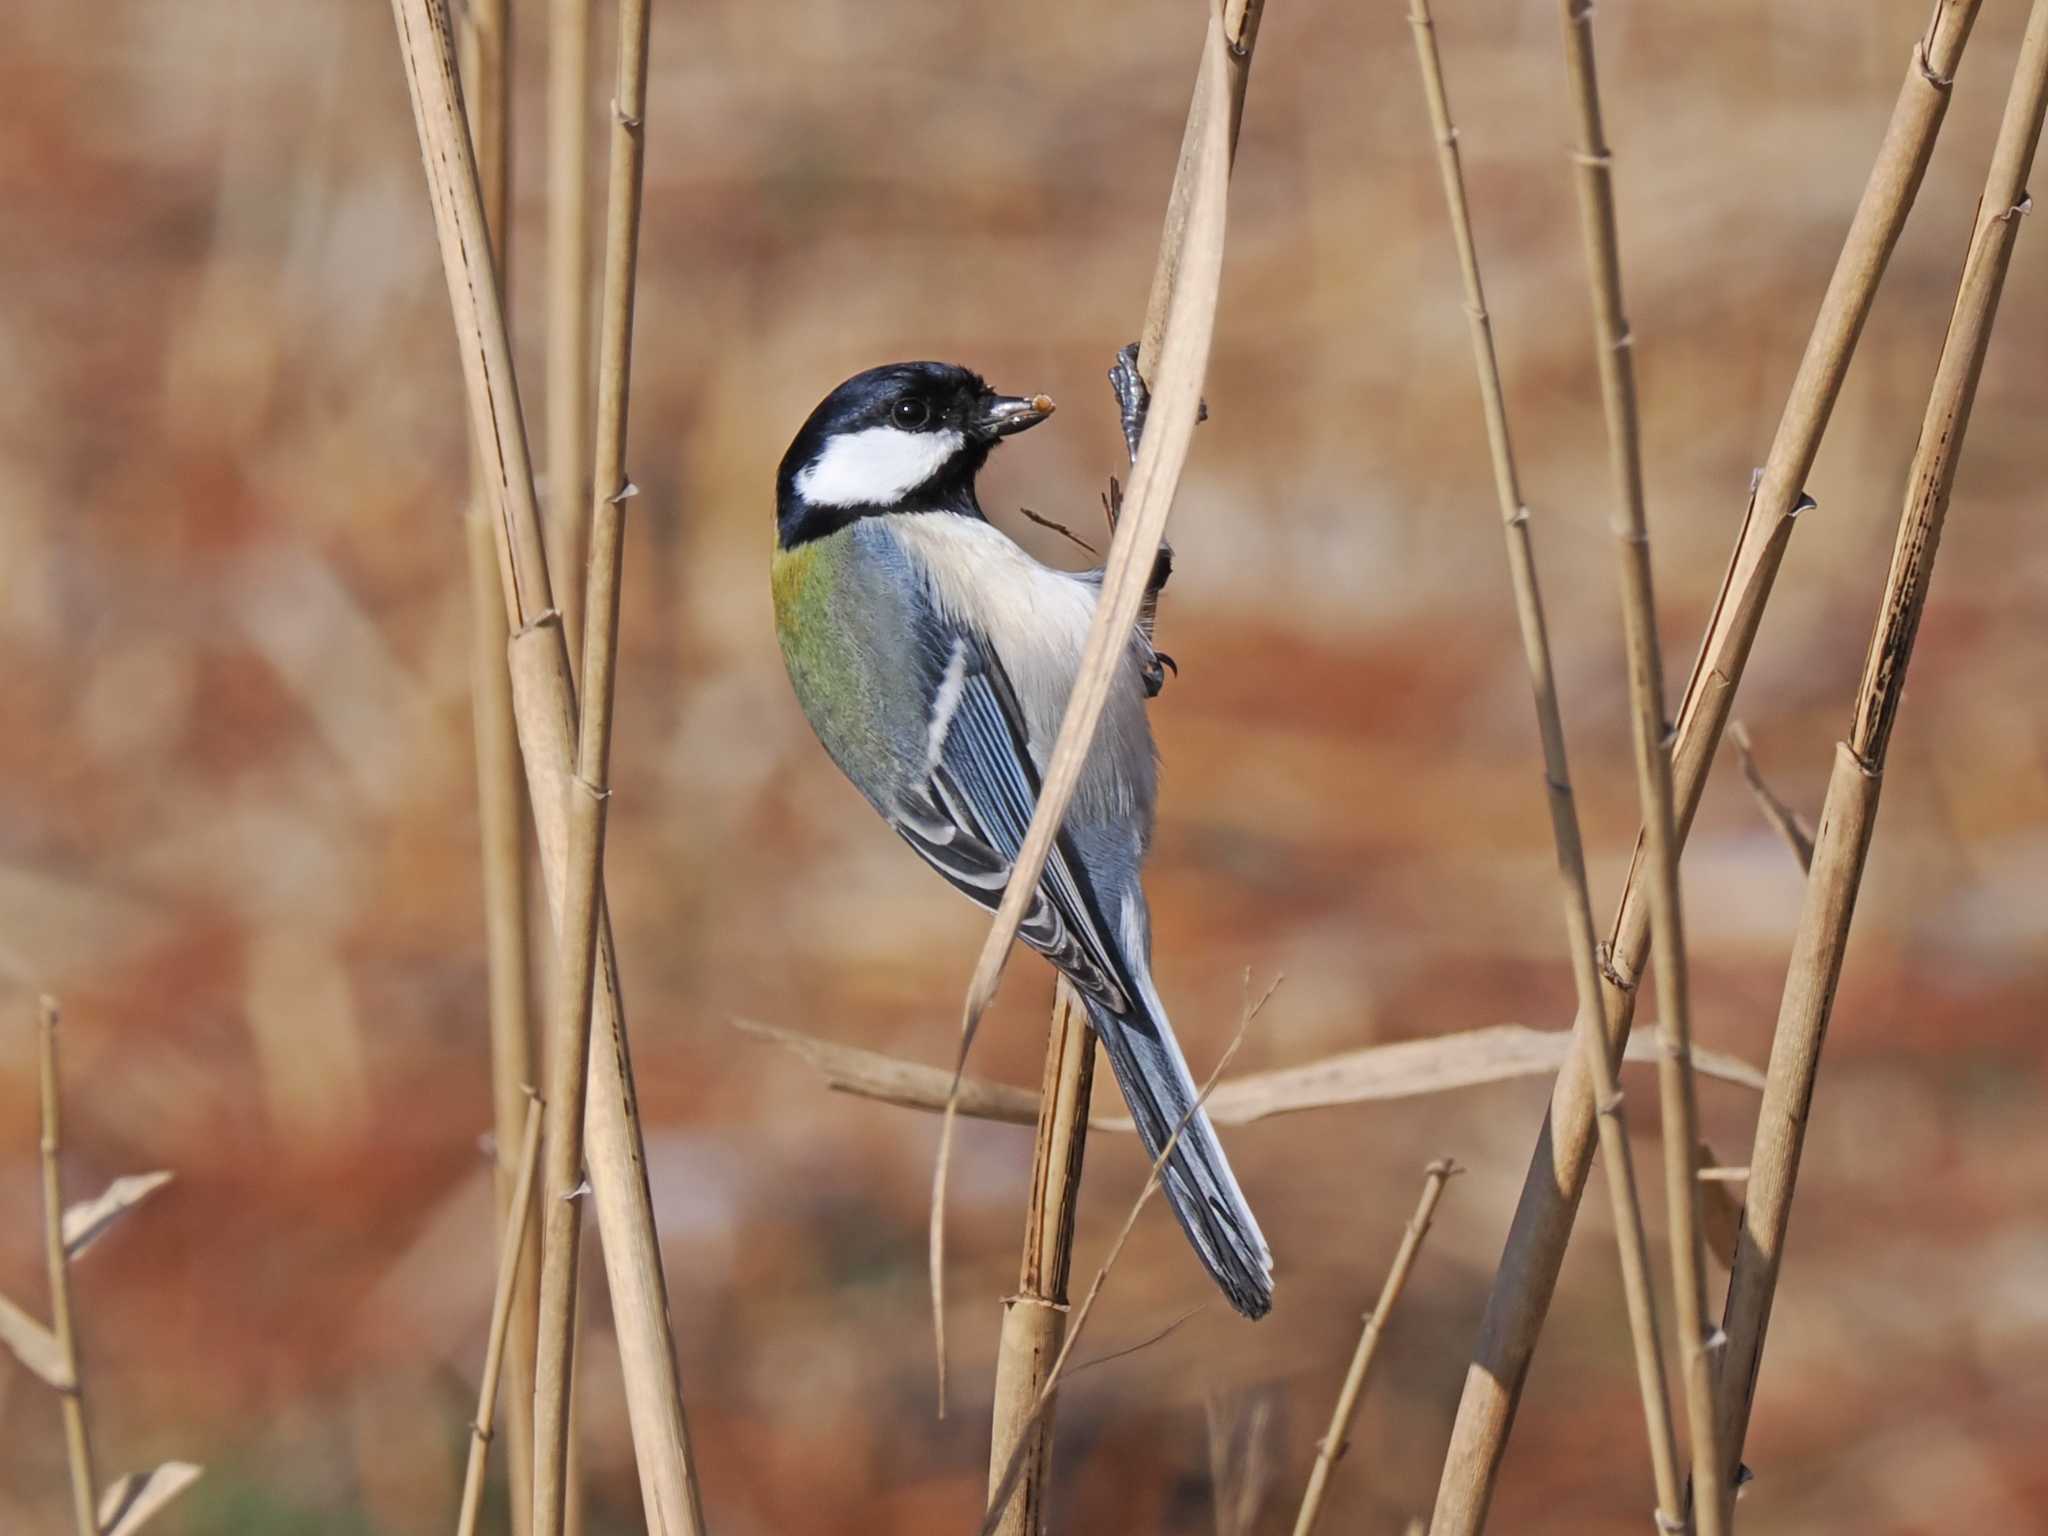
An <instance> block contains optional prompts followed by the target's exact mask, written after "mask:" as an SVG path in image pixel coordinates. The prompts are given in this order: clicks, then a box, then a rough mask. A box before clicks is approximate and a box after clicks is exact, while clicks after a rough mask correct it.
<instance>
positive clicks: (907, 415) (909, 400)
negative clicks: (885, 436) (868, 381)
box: [890, 395, 932, 432]
mask: <svg viewBox="0 0 2048 1536" xmlns="http://www.w3.org/2000/svg"><path fill="white" fill-rule="evenodd" d="M890 414H891V415H892V416H893V417H894V418H895V421H896V425H897V426H899V427H901V428H903V429H904V430H905V431H906V432H915V431H917V430H918V428H920V427H922V426H923V425H924V424H925V423H926V422H928V421H930V420H931V419H932V408H931V407H930V406H929V405H926V404H925V403H924V401H922V400H920V399H918V398H917V397H916V396H915V395H906V396H904V397H903V398H902V399H901V400H898V401H897V402H896V407H895V409H894V410H893V411H892V412H890Z"/></svg>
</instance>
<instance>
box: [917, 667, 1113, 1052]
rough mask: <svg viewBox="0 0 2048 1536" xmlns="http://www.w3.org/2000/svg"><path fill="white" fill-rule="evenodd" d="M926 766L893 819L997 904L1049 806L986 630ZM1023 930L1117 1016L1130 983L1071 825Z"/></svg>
mask: <svg viewBox="0 0 2048 1536" xmlns="http://www.w3.org/2000/svg"><path fill="white" fill-rule="evenodd" d="M924 766H925V769H926V772H925V773H924V775H923V776H922V779H921V781H919V782H917V783H916V784H915V785H914V787H913V788H912V789H910V790H909V791H908V792H906V793H904V794H902V795H901V796H899V797H898V801H897V804H896V805H895V806H894V807H893V809H892V814H891V816H890V820H891V822H892V824H893V825H894V826H895V828H896V830H897V832H898V833H900V834H901V835H902V837H903V840H904V841H905V842H907V843H909V844H910V846H911V847H912V848H914V849H916V850H917V852H918V853H919V855H921V856H922V857H923V859H924V860H925V862H926V863H928V864H930V865H931V866H932V868H934V869H936V870H937V871H938V872H939V873H940V874H941V875H944V876H945V877H946V879H947V880H948V881H950V882H951V883H952V884H953V885H954V886H955V887H957V888H958V889H959V890H961V891H963V892H965V893H966V894H967V895H969V896H971V897H972V898H974V900H975V901H977V902H979V903H980V904H981V905H982V906H984V907H986V908H988V909H989V910H990V911H994V910H995V908H996V907H997V905H998V904H999V903H1000V902H1001V901H1002V898H1003V890H1004V887H1005V886H1007V885H1008V884H1009V880H1010V871H1011V868H1012V866H1013V865H1014V863H1015V861H1016V857H1017V854H1018V852H1019V850H1020V849H1022V847H1023V846H1024V833H1025V830H1026V829H1027V828H1028V827H1029V826H1030V824H1031V814H1032V812H1033V811H1034V810H1035V809H1036V808H1037V805H1038V791H1039V780H1038V770H1037V768H1036V766H1035V765H1034V764H1033V762H1032V758H1031V752H1030V748H1029V746H1028V744H1027V737H1026V734H1025V727H1024V723H1023V711H1022V709H1021V708H1020V706H1019V705H1018V703H1017V698H1016V694H1015V693H1014V692H1013V691H1012V689H1011V687H1010V682H1009V678H1008V677H1007V676H1006V675H1005V674H1004V672H1003V668H1002V663H1001V661H1000V660H999V659H998V658H997V657H996V655H995V653H994V652H993V650H991V649H990V647H989V646H988V644H987V642H986V641H984V640H982V639H980V638H979V637H978V636H975V635H971V634H967V633H963V632H958V631H956V632H954V633H953V634H952V636H951V637H950V653H949V655H948V657H947V661H946V666H945V670H944V671H943V673H942V674H941V675H940V678H939V682H938V686H937V689H936V691H935V694H934V696H933V701H932V715H931V719H930V723H929V726H928V735H927V750H926V756H925V765H924ZM1017 931H1018V936H1019V937H1020V938H1022V939H1023V940H1024V942H1025V943H1027V944H1029V945H1030V946H1031V947H1032V948H1033V949H1036V950H1037V951H1038V952H1039V953H1040V954H1042V955H1044V956H1045V957H1046V958H1047V959H1049V960H1050V961H1052V963H1053V964H1054V965H1055V966H1057V967H1058V968H1059V969H1060V970H1061V971H1063V972H1065V973H1066V975H1067V977H1068V979H1069V980H1071V981H1072V982H1073V983H1074V985H1075V986H1077V987H1078V988H1080V989H1081V991H1082V993H1083V994H1084V995H1088V996H1091V997H1093V998H1094V999H1095V1000H1096V1001H1098V1002H1100V1003H1102V1004H1104V1005H1105V1006H1107V1007H1108V1008H1110V1009H1111V1011H1112V1012H1117V1013H1122V1012H1124V1011H1125V1010H1126V1009H1127V1007H1128V1006H1129V1005H1128V1002H1127V999H1128V998H1129V996H1130V990H1131V983H1130V980H1129V976H1128V971H1127V967H1126V965H1125V962H1124V959H1123V957H1122V956H1121V954H1120V953H1119V952H1118V950H1117V948H1116V946H1115V944H1114V942H1113V940H1112V939H1111V937H1110V935H1111V934H1112V933H1113V932H1114V931H1115V930H1114V929H1113V928H1111V927H1110V925H1109V924H1108V923H1107V922H1105V921H1104V919H1103V915H1102V906H1101V903H1100V901H1099V900H1098V899H1097V896H1096V893H1095V891H1094V889H1093V884H1092V882H1091V881H1090V880H1089V879H1088V872H1087V870H1086V869H1085V867H1084V866H1083V865H1082V862H1081V860H1080V859H1079V858H1078V857H1077V856H1076V855H1075V852H1074V848H1073V844H1072V841H1071V839H1069V838H1068V837H1067V836H1066V834H1065V833H1064V832H1063V833H1062V834H1061V836H1060V837H1059V838H1058V839H1057V840H1056V841H1055V843H1054V845H1053V851H1052V853H1051V855H1050V857H1048V858H1047V859H1046V862H1045V872H1044V873H1043V874H1042V875H1041V876H1040V877H1039V881H1038V896H1037V899H1036V900H1035V901H1034V902H1033V903H1032V904H1031V908H1030V910H1029V911H1028V912H1027V913H1026V914H1025V918H1024V922H1023V924H1022V925H1021V926H1020V927H1019V929H1018V930H1017Z"/></svg>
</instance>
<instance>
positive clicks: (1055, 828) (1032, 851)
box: [930, 3, 1231, 1416]
mask: <svg viewBox="0 0 2048 1536" xmlns="http://www.w3.org/2000/svg"><path fill="white" fill-rule="evenodd" d="M1228 54H1229V47H1228V45H1227V43H1226V42H1225V39H1224V30H1223V16H1222V13H1221V11H1220V10H1218V9H1217V8H1216V7H1215V6H1214V4H1213V3H1212V5H1211V7H1210V12H1209V25H1208V31H1207V33H1206V35H1205V37H1204V39H1203V45H1202V63H1201V67H1200V69H1199V70H1198V71H1197V74H1196V81H1197V85H1196V92H1195V98H1194V102H1193V104H1192V105H1191V106H1190V107H1189V117H1190V120H1191V123H1192V120H1194V119H1196V118H1199V119H1200V120H1201V123H1202V128H1201V131H1200V133H1199V135H1197V141H1198V143H1199V146H1200V147H1199V149H1198V151H1197V153H1196V155H1195V157H1194V159H1193V161H1192V162H1191V164H1190V169H1189V183H1190V188H1191V190H1190V192H1189V194H1188V196H1187V198H1186V216H1185V219H1184V220H1183V221H1182V222H1180V223H1179V224H1178V226H1177V227H1176V224H1175V220H1174V214H1173V210H1172V209H1171V208H1170V209H1169V212H1168V219H1167V231H1166V236H1165V240H1164V241H1163V243H1162V248H1161V256H1160V261H1161V263H1162V264H1164V263H1165V262H1167V261H1168V259H1169V255H1168V248H1169V247H1170V248H1172V249H1173V250H1177V251H1178V253H1179V254H1178V256H1177V257H1176V258H1173V259H1174V262H1175V270H1174V279H1173V298H1172V303H1171V304H1170V305H1169V307H1168V317H1167V324H1166V329H1165V331H1164V333H1163V334H1164V339H1163V341H1162V342H1161V344H1160V349H1159V362H1158V367H1157V375H1158V377H1157V382H1156V383H1155V384H1154V385H1153V386H1152V402H1151V409H1150V412H1149V413H1148V415H1147V418H1146V424H1145V436H1144V440H1143V442H1142V443H1140V445H1139V448H1138V456H1137V463H1136V465H1135V467H1134V468H1133V469H1132V471H1131V489H1130V494H1129V495H1128V496H1127V497H1126V498H1125V502H1124V507H1123V514H1122V516H1121V517H1120V519H1119V521H1118V523H1117V528H1116V534H1115V536H1114V537H1113V538H1112V539H1111V540H1110V545H1109V558H1108V559H1107V560H1106V561H1105V562H1104V566H1103V574H1102V589H1101V595H1100V596H1099V597H1098V599H1097V601H1096V605H1095V614H1094V618H1093V620H1092V622H1091V624H1090V628H1089V632H1088V643H1087V645H1086V647H1085V648H1084V649H1083V651H1082V655H1081V661H1080V666H1079V669H1078V671H1077V673H1076V676H1075V680H1074V687H1073V691H1072V693H1071V694H1069V696H1068V699H1067V707H1066V710H1065V712H1064V713H1063V714H1062V716H1061V718H1060V729H1059V735H1058V736H1057V738H1056V739H1055V740H1054V742H1053V748H1052V752H1051V755H1050V757H1049V759H1048V761H1047V764H1046V770H1045V774H1044V778H1043V784H1042V787H1041V788H1040V791H1039V797H1038V805H1037V807H1036V808H1035V809H1034V810H1033V812H1032V817H1031V824H1030V826H1029V827H1028V828H1027V829H1026V831H1025V835H1024V841H1023V845H1022V846H1021V847H1020V848H1019V850H1018V853H1017V858H1016V859H1015V861H1014V863H1013V865H1012V868H1011V871H1010V878H1009V883H1008V885H1007V886H1006V887H1005V889H1004V891H1003V899H1002V902H1001V904H1000V905H999V906H998V908H997V910H996V915H995V920H994V922H993V923H992V924H991V926H990V928H989V935H988V938H987V940H986V941H985V942H984V943H983V945H982V950H981V956H980V958H979V959H978V960H977V961H976V963H975V968H974V975H973V978H972V979H971V980H970V981H969V983H968V988H967V999H966V1004H965V1007H964V1008H963V1010H962V1015H961V1020H960V1050H959V1058H958V1061H957V1062H956V1065H955V1071H956V1073H957V1072H958V1071H959V1070H960V1069H962V1068H964V1067H965V1065H966V1061H967V1052H968V1049H969V1047H970V1046H971V1045H972V1044H973V1041H974V1031H975V1028H976V1026H977V1025H979V1023H980V1022H981V1016H982V1014H983V1012H985V1011H986V1010H987V1008H988V1005H989V1002H990V1000H991V999H992V998H993V997H994V996H995V990H996V985H997V983H998V982H999V981H1000V979H1001V977H1002V971H1003V966H1004V965H1005V963H1006V962H1007V961H1008V959H1009V954H1010V948H1011V945H1012V943H1013V941H1014V940H1015V939H1016V936H1017V926H1018V924H1019V923H1021V922H1022V921H1023V918H1024V911H1025V908H1026V907H1028V906H1029V905H1030V903H1031V902H1032V900H1033V899H1034V898H1035V896H1036V893H1037V890H1038V879H1039V875H1040V874H1041V873H1042V872H1043V871H1044V869H1045V861H1046V857H1047V855H1048V854H1049V853H1050V852H1051V851H1052V845H1053V840H1054V839H1055V838H1056V837H1057V836H1058V835H1059V831H1060V826H1061V823H1062V822H1063V821H1064V820H1065V817H1066V813H1067V803H1068V802H1069V801H1070V800H1071V799H1072V798H1073V796H1074V790H1075V788H1076V787H1077V786H1078V785H1079V783H1080V777H1081V767H1082V765H1083V763H1084V762H1086V760H1087V755H1088V748H1089V745H1090V743H1091V742H1092V741H1093V740H1094V738H1095V728H1096V726H1097V725H1098V724H1099V723H1100V721H1101V719H1102V710H1103V706H1104V704H1105V703H1106V702H1107V701H1108V698H1109V688H1110V682H1111V679H1112V678H1113V677H1114V675H1115V673H1116V669H1117V667H1118V666H1119V665H1121V663H1122V660H1123V656H1124V651H1125V647H1126V645H1127V644H1128V642H1129V636H1130V633H1131V630H1132V627H1133V626H1134V625H1135V624H1136V623H1137V620H1138V615H1139V613H1140V611H1141V610H1142V609H1143V607H1144V604H1145V598H1146V592H1147V590H1148V588H1149V586H1150V578H1151V575H1152V569H1153V565H1154V562H1155V561H1156V559H1157V557H1158V553H1159V546H1160V544H1161V543H1162V542H1163V541H1164V539H1165V534H1166V518H1167V514H1168V513H1169V512H1171V511H1172V509H1173V497H1174V492H1175V490H1176V489H1177V488H1178V486H1179V484H1180V474H1181V469H1182V468H1183V466H1184V465H1185V464H1186V463H1187V456H1188V449H1189V448H1190V447H1191V446H1192V444H1193V441H1194V433H1195V421H1196V417H1197V416H1198V414H1199V413H1200V410H1201V403H1202V378H1203V374H1204V373H1205V371H1206V370H1207V368H1208V362H1209V343H1210V339H1211V337H1212V336H1213V334H1214V331H1215V324H1216V300H1217V294H1218V291H1219V289H1220V287H1221V284H1222V278H1223V233H1224V223H1225V215H1226V210H1227V203H1228V198H1229V191H1230V126H1231V125H1230V117H1231V109H1230V95H1229V88H1228V78H1227V77H1228V74H1229V63H1228ZM1189 132H1190V134H1194V132H1195V130H1194V129H1193V127H1192V126H1191V127H1190V129H1189ZM1178 200H1179V197H1178V194H1177V193H1176V194H1175V198H1174V201H1178ZM953 1122H954V1114H953V1110H952V1107H951V1106H950V1105H949V1106H948V1108H947V1111H946V1115H945V1119H944V1121H943V1122H942V1124H941V1125H940V1129H939V1155H938V1160H937V1166H936V1168H935V1169H934V1171H933V1175H932V1202H931V1243H930V1260H931V1292H932V1332H933V1343H934V1347H935V1352H936V1354H937V1357H938V1378H939V1413H940V1415H941V1416H943V1415H944V1413H945V1405H946V1324H945V1245H946V1224H945V1212H946V1199H945V1193H946V1173H947V1168H948V1166H949V1164H950V1161H951V1153H952V1144H953Z"/></svg>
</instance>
